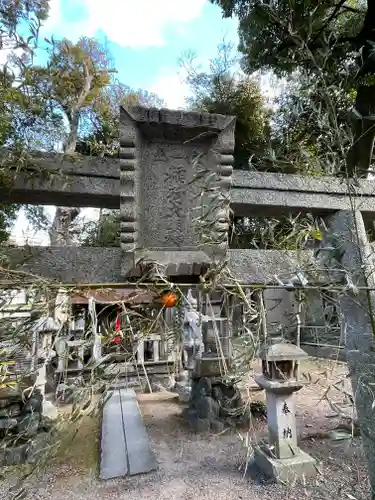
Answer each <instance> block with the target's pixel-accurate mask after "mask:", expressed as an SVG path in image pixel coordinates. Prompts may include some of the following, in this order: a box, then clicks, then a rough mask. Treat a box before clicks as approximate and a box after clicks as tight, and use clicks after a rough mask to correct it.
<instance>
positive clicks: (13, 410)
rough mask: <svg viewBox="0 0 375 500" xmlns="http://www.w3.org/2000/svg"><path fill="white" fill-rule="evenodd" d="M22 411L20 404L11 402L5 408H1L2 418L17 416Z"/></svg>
mask: <svg viewBox="0 0 375 500" xmlns="http://www.w3.org/2000/svg"><path fill="white" fill-rule="evenodd" d="M20 413H21V406H20V404H17V403H16V404H11V405H9V406H6V407H5V408H0V418H4V417H5V418H12V417H17V416H18V415H19V414H20Z"/></svg>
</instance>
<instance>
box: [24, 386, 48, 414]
mask: <svg viewBox="0 0 375 500" xmlns="http://www.w3.org/2000/svg"><path fill="white" fill-rule="evenodd" d="M42 411H43V396H42V394H41V392H40V391H39V390H34V391H33V394H32V395H31V397H30V398H29V399H28V400H27V401H26V402H25V404H24V405H23V408H22V412H23V413H42Z"/></svg>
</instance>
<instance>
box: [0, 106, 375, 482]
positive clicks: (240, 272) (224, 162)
mask: <svg viewBox="0 0 375 500" xmlns="http://www.w3.org/2000/svg"><path fill="white" fill-rule="evenodd" d="M234 131H235V118H234V117H227V116H222V115H212V114H205V113H202V114H201V113H196V112H185V111H171V110H166V109H160V110H159V109H153V108H144V107H136V108H131V109H125V108H121V130H120V146H121V148H120V154H119V158H118V159H111V160H110V159H103V160H99V159H97V158H88V157H84V158H82V157H79V156H75V157H74V158H67V157H64V156H59V155H51V156H48V155H36V156H35V159H34V162H33V163H34V165H35V164H37V165H40V166H42V167H43V170H44V173H43V175H41V176H38V175H36V174H34V175H33V178H32V179H30V176H29V175H28V172H27V171H23V172H21V173H17V176H16V178H15V183H14V186H13V189H12V190H11V191H9V190H7V189H5V188H1V189H0V199H1V200H2V202H3V203H4V202H5V203H29V204H50V205H61V206H80V207H87V206H90V207H102V208H120V210H121V220H122V222H121V248H107V249H103V248H79V247H73V246H72V247H43V248H38V247H31V248H30V247H28V248H9V249H8V250H7V255H8V257H9V260H10V262H11V265H12V266H14V267H17V266H18V269H19V270H22V271H25V272H27V271H31V272H33V273H34V274H37V275H40V276H42V277H46V278H53V279H55V280H57V281H58V282H60V283H61V284H64V283H65V284H77V285H78V284H81V285H83V284H85V283H91V284H92V283H107V284H111V283H116V282H117V283H120V282H123V281H124V280H129V279H130V278H132V277H136V276H139V275H140V274H141V273H142V266H143V265H145V264H146V265H148V264H152V263H155V262H157V263H159V264H163V265H164V267H165V273H166V275H167V276H168V277H169V278H170V279H171V280H174V279H176V278H177V277H181V276H184V277H190V278H191V279H192V278H193V277H194V276H195V277H198V276H199V275H200V274H201V272H202V270H204V269H206V268H207V267H208V266H210V265H211V264H212V263H215V262H217V261H218V260H223V259H225V260H226V261H227V262H228V268H229V269H230V271H231V273H232V276H233V277H234V279H236V280H238V282H239V283H242V284H245V285H256V284H258V285H264V284H275V275H277V276H291V275H294V274H295V273H296V270H298V269H301V268H303V267H304V266H305V265H306V263H308V265H311V266H312V268H314V269H315V271H316V279H317V282H318V283H320V284H323V283H328V282H329V283H332V282H336V283H338V284H340V285H341V284H343V285H344V284H345V283H346V285H348V286H347V290H348V293H347V294H346V295H344V294H343V295H342V297H341V299H340V306H341V315H342V335H341V341H342V342H343V343H344V345H345V347H346V353H347V359H348V362H349V364H350V367H351V369H352V374H353V375H352V377H353V384H354V386H355V387H356V388H357V389H358V388H359V390H357V392H356V395H357V401H356V402H357V410H358V413H359V416H360V417H361V419H362V422H363V429H362V430H363V436H364V445H365V448H366V451H367V455H368V458H369V462H370V475H371V480H372V484H375V457H373V456H372V454H371V449H372V447H373V444H372V438H371V428H374V426H375V425H374V424H375V422H374V418H375V417H374V413H373V412H372V411H371V408H370V407H371V404H370V405H369V404H366V397H365V394H364V392H365V391H364V390H361V387H362V386H361V384H363V380H365V381H367V382H369V383H372V381H374V379H375V373H374V370H373V368H372V367H373V366H375V363H374V361H375V360H374V354H373V352H374V345H373V331H372V324H373V321H372V312H373V309H372V303H373V302H372V301H373V299H374V297H373V293H374V292H373V291H372V289H373V288H374V289H375V284H372V282H373V270H374V261H373V257H372V253H373V248H372V244H371V243H370V242H369V240H368V237H367V235H366V227H368V226H367V224H368V222H372V221H373V219H374V216H375V195H374V183H373V182H372V181H368V180H360V181H356V182H354V181H353V180H351V179H348V180H345V181H341V180H339V179H335V178H331V177H329V178H328V177H320V178H313V177H303V176H298V175H288V174H274V173H256V172H250V171H235V172H233V170H232V164H233V156H232V155H233V149H234ZM46 170H47V171H48V172H49V174H50V175H49V176H48V177H46V175H45V171H46ZM197 171H200V172H203V174H202V176H203V179H204V182H203V185H204V189H203V191H200V188H199V187H198V184H197V183H195V182H193V181H194V177H195V174H196V173H197ZM200 194H201V196H200ZM202 200H203V203H202ZM217 200H219V203H218V204H217V205H216V206H215V210H213V211H211V212H210V217H211V219H209V222H210V228H211V229H210V231H211V237H212V238H213V239H214V240H215V239H216V241H217V244H216V245H214V246H211V245H210V244H209V242H207V240H205V239H204V237H203V236H202V233H201V232H200V230H199V228H197V225H196V221H195V220H194V217H193V216H192V214H195V213H198V214H199V215H200V216H202V211H204V206H207V204H209V203H210V201H211V202H212V203H213V202H215V201H217ZM229 209H231V210H232V211H233V213H234V215H236V216H254V215H259V214H262V215H273V216H281V215H283V214H286V213H294V214H296V213H301V212H311V213H313V214H314V215H316V216H321V217H323V218H324V219H325V220H326V221H327V225H328V231H327V234H326V235H325V238H324V241H323V244H322V248H321V249H320V250H321V251H320V252H319V255H318V258H315V257H316V255H314V252H313V251H304V252H298V253H296V252H279V251H271V250H261V251H260V250H231V249H229V248H228V245H227V239H228V238H227V236H228V229H229ZM208 225H209V224H207V226H208ZM206 229H207V228H206ZM327 258H328V260H329V262H330V266H329V267H330V268H332V267H335V268H336V269H338V270H339V272H336V273H334V275H333V274H327V273H326V272H324V271H323V272H322V271H321V269H320V268H319V266H320V265H322V266H323V267H328V266H327ZM340 266H341V267H340ZM343 270H345V272H342V271H343ZM340 271H341V272H340ZM345 280H346V281H345ZM190 281H191V280H190ZM361 286H362V287H366V286H370V288H371V289H370V291H365V290H364V289H363V288H361ZM358 287H359V288H358ZM355 294H356V296H355V300H353V298H354V295H355ZM369 304H370V308H369ZM302 345H303V343H302ZM364 367H367V368H366V369H367V371H366V373H363V370H364ZM366 436H367V437H366ZM368 436H370V437H368Z"/></svg>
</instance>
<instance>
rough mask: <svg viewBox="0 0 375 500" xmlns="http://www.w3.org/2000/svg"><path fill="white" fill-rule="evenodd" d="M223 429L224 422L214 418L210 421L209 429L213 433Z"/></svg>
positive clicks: (218, 432)
mask: <svg viewBox="0 0 375 500" xmlns="http://www.w3.org/2000/svg"><path fill="white" fill-rule="evenodd" d="M224 429H225V424H224V422H221V421H220V420H214V421H213V422H211V431H212V432H214V433H215V434H220V432H223V430H224Z"/></svg>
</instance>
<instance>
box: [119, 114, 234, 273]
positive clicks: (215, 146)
mask: <svg viewBox="0 0 375 500" xmlns="http://www.w3.org/2000/svg"><path fill="white" fill-rule="evenodd" d="M120 121H121V127H120V184H121V192H120V209H121V228H120V230H121V235H120V240H121V248H122V274H123V276H130V275H132V273H135V274H136V270H135V269H136V268H137V265H138V264H139V263H140V262H141V263H142V265H145V266H147V265H151V264H154V263H155V262H157V263H158V264H159V265H162V266H163V267H164V268H165V272H166V274H167V275H168V276H177V275H179V276H191V275H196V276H198V275H200V274H201V271H202V268H205V267H206V266H208V265H210V264H211V263H212V262H215V261H217V260H221V259H222V258H223V257H225V256H226V253H227V250H228V231H229V225H230V211H229V201H230V200H229V198H230V197H229V192H230V186H231V182H232V171H233V168H232V165H233V150H234V129H235V122H236V119H235V117H233V116H224V115H214V114H209V113H198V112H186V111H172V110H168V109H156V108H145V107H142V106H136V107H132V108H129V109H125V108H121V111H120ZM202 172H203V177H205V176H206V177H208V176H209V187H210V189H209V192H206V193H205V194H204V196H201V194H202V189H201V186H200V185H199V183H198V182H197V178H198V177H199V176H202ZM203 191H204V189H203ZM210 196H215V200H218V203H217V206H215V208H214V209H213V208H212V203H211V205H210V218H211V220H210V223H208V222H207V224H206V227H205V228H203V229H204V230H205V229H207V231H209V232H210V237H211V240H212V239H213V240H215V243H216V244H214V245H213V244H208V243H207V241H206V240H205V238H204V237H203V236H202V228H200V226H199V224H197V221H196V219H197V216H198V214H201V213H202V210H204V207H208V206H209V201H210V199H209V198H210ZM212 218H213V219H214V220H212ZM203 232H204V231H203ZM211 233H212V234H211ZM138 271H139V272H140V270H139V269H138Z"/></svg>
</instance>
